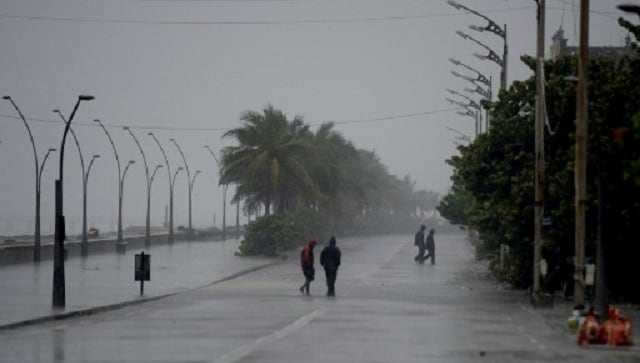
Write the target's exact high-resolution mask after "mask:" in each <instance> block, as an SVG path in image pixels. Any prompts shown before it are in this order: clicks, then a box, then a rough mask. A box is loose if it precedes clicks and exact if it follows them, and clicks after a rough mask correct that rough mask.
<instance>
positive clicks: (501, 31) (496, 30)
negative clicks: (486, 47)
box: [447, 0, 509, 89]
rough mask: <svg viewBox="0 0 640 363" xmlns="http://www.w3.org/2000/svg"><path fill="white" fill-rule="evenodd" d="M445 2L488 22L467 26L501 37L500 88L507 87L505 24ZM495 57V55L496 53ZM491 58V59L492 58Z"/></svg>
mask: <svg viewBox="0 0 640 363" xmlns="http://www.w3.org/2000/svg"><path fill="white" fill-rule="evenodd" d="M447 4H449V5H451V6H453V7H454V8H456V9H458V10H463V11H468V12H470V13H471V14H474V15H477V16H479V17H481V18H483V19H484V20H486V21H487V22H488V24H487V25H486V26H484V27H482V26H478V25H470V26H469V28H470V29H472V30H475V31H478V32H484V31H488V32H490V33H493V34H496V35H497V36H499V37H500V38H502V39H503V41H504V45H503V49H502V60H503V63H502V64H500V66H501V67H502V69H501V72H500V89H506V87H507V63H508V58H509V47H508V44H507V24H504V26H503V27H500V26H499V25H498V23H496V22H495V21H493V20H491V19H490V18H489V17H487V16H485V15H483V14H481V13H479V12H477V11H475V10H473V9H471V8H468V7H466V6H464V5H462V4H460V3H458V2H456V1H454V0H448V1H447ZM489 54H490V56H491V51H490V53H489ZM494 54H495V53H494ZM496 57H497V55H496ZM492 60H493V59H492Z"/></svg>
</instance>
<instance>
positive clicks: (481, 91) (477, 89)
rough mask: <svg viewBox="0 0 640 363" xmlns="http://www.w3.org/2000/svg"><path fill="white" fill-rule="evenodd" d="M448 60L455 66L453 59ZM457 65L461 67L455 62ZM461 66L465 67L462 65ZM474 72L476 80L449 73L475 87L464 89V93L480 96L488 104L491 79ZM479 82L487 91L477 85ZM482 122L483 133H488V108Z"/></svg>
mask: <svg viewBox="0 0 640 363" xmlns="http://www.w3.org/2000/svg"><path fill="white" fill-rule="evenodd" d="M449 60H450V61H451V62H452V63H454V64H456V63H455V62H454V61H455V60H454V59H449ZM456 62H457V61H456ZM457 64H459V65H463V64H462V63H460V62H457ZM463 66H465V67H467V66H466V65H463ZM467 68H469V69H472V70H474V69H473V68H471V67H467ZM474 71H475V70H474ZM475 72H477V78H472V77H469V76H465V75H463V74H460V73H458V72H456V71H451V74H453V75H454V76H456V77H458V78H462V79H464V80H465V81H467V82H469V83H471V84H473V85H474V86H475V89H474V88H465V89H464V90H465V91H467V92H469V93H477V94H479V95H481V96H482V97H484V98H485V99H486V100H487V101H488V102H491V98H492V95H491V77H489V78H487V77H485V76H484V75H483V74H482V73H480V72H478V71H475ZM485 81H486V82H485ZM479 82H480V83H483V84H485V85H487V86H488V87H487V89H484V88H482V86H481V85H479V84H478V83H479ZM484 122H485V125H484V129H485V131H487V132H488V131H489V109H488V108H487V109H486V110H485V117H484Z"/></svg>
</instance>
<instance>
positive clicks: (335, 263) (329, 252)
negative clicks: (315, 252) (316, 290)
mask: <svg viewBox="0 0 640 363" xmlns="http://www.w3.org/2000/svg"><path fill="white" fill-rule="evenodd" d="M341 257H342V253H341V252H340V249H339V248H338V247H337V246H336V238H335V237H331V239H330V240H329V245H328V246H326V247H325V248H324V249H323V250H322V253H320V264H321V265H322V267H324V273H325V276H326V278H327V296H336V289H335V284H336V277H337V276H338V267H339V266H340V258H341Z"/></svg>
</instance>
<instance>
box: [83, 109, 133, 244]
mask: <svg viewBox="0 0 640 363" xmlns="http://www.w3.org/2000/svg"><path fill="white" fill-rule="evenodd" d="M93 122H96V123H97V124H98V125H100V127H101V128H102V130H103V131H104V133H105V134H106V135H107V138H108V139H109V143H110V144H111V148H112V149H113V154H114V155H115V157H116V165H117V167H118V241H117V244H118V245H120V246H121V245H124V242H123V239H122V196H123V191H122V187H123V185H124V174H126V170H127V169H128V168H129V166H130V165H131V164H133V163H132V162H131V161H130V162H129V163H128V164H127V166H126V167H125V172H124V173H123V172H122V168H121V167H120V157H119V156H118V150H116V145H115V144H114V143H113V139H112V138H111V134H109V131H108V130H107V128H106V127H104V124H103V123H102V121H100V120H99V119H95V120H93Z"/></svg>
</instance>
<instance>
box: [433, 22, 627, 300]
mask: <svg viewBox="0 0 640 363" xmlns="http://www.w3.org/2000/svg"><path fill="white" fill-rule="evenodd" d="M620 24H621V25H622V26H623V27H625V28H626V29H628V30H629V31H630V32H631V33H632V34H634V35H635V37H636V39H638V36H639V35H640V28H638V27H637V26H633V25H631V24H630V23H628V22H626V21H624V20H620ZM522 60H523V62H525V63H526V64H527V65H528V66H529V67H530V68H531V69H532V70H533V69H534V67H535V60H534V59H533V58H531V57H526V56H525V57H522ZM544 68H545V74H546V86H545V92H546V98H545V101H546V107H547V115H548V124H547V125H546V127H545V145H544V153H545V184H546V187H545V199H544V216H545V217H546V218H547V221H548V222H550V225H549V226H546V227H545V229H544V232H543V240H544V246H543V257H544V258H545V259H546V260H547V261H548V262H549V264H550V265H549V268H550V269H553V268H556V267H557V266H562V265H563V264H566V263H567V261H571V257H572V256H573V255H574V203H575V200H574V198H575V197H574V174H573V172H574V153H575V113H576V89H575V87H576V85H575V83H574V82H571V81H570V79H568V78H567V77H568V76H573V75H575V74H576V73H577V71H576V70H577V58H576V57H575V56H566V57H563V58H560V59H557V60H554V61H546V62H545V65H544ZM588 69H589V76H588V77H589V83H588V84H589V87H588V95H589V111H588V115H589V124H588V151H587V157H588V162H587V163H588V165H587V174H588V175H587V178H588V181H587V183H588V186H587V200H588V201H587V208H588V211H587V217H586V218H587V223H586V225H587V237H586V238H587V252H586V255H587V257H595V245H596V241H597V239H598V238H601V240H602V243H603V246H604V256H605V260H606V261H607V263H606V265H605V266H606V271H605V273H606V275H607V282H608V285H609V288H610V291H611V292H612V294H613V295H614V296H616V297H618V298H625V299H633V300H639V299H640V290H638V289H637V288H636V287H635V284H633V283H632V282H631V281H632V276H631V275H629V274H630V271H632V266H634V265H635V263H636V261H637V259H638V256H640V243H638V232H637V230H636V229H635V227H637V226H636V225H635V223H638V221H640V198H638V197H637V195H639V191H640V190H639V187H640V102H638V100H640V52H639V51H638V46H637V43H633V44H632V48H631V51H630V52H629V53H628V54H625V55H617V56H594V57H591V59H590V61H589V64H588ZM534 104H535V77H531V78H529V79H527V80H525V81H521V82H520V81H517V82H514V83H513V84H512V85H511V86H510V88H509V89H508V90H505V91H501V92H500V96H499V99H498V100H497V101H496V102H494V103H493V104H492V105H491V130H490V132H489V133H485V134H482V135H480V136H479V137H478V138H476V139H475V140H474V141H473V142H472V143H471V144H469V145H466V146H460V147H459V148H458V150H459V155H456V156H454V157H451V158H450V159H449V160H448V163H449V164H450V165H451V166H452V167H453V168H454V173H453V176H452V181H453V187H452V188H451V190H450V193H449V194H448V195H446V196H445V197H444V198H443V200H442V201H441V203H440V205H439V207H438V210H439V211H440V213H441V214H442V215H443V216H444V217H445V218H447V219H448V220H449V221H450V222H452V223H454V224H457V225H462V226H465V227H467V228H469V229H471V230H473V231H476V232H477V233H478V235H479V239H480V245H479V251H480V252H481V253H485V254H488V255H495V254H496V253H497V251H498V248H499V246H500V244H506V245H508V246H510V247H511V248H510V251H511V253H510V256H509V260H508V261H507V262H508V264H507V267H508V268H507V270H506V273H505V274H504V275H503V276H502V277H503V278H505V279H506V280H508V281H509V282H511V283H513V284H514V285H516V286H520V287H526V286H530V284H531V280H532V271H533V268H532V263H533V232H534V231H533V216H534V215H533V213H534V117H535V115H534ZM565 267H566V266H565ZM565 271H568V272H569V274H571V273H572V271H571V269H568V270H567V269H565ZM567 278H569V279H571V278H572V277H571V276H567Z"/></svg>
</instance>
